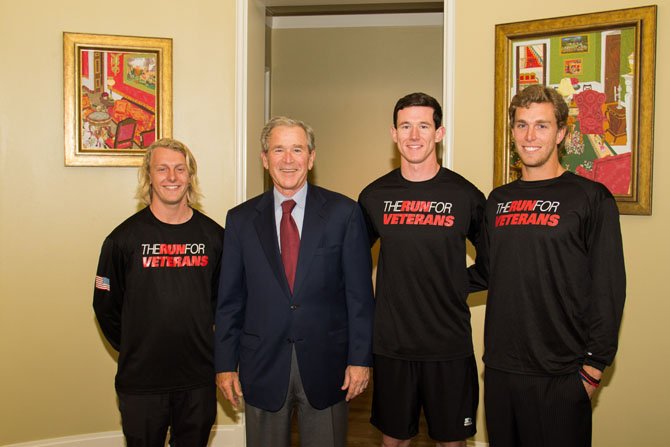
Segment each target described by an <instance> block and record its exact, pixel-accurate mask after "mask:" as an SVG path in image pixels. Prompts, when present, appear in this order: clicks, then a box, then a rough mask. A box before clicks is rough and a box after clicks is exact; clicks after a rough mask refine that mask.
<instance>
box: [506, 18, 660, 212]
mask: <svg viewBox="0 0 670 447" xmlns="http://www.w3.org/2000/svg"><path fill="white" fill-rule="evenodd" d="M495 36H496V37H495V41H496V44H495V45H496V51H495V67H496V68H495V129H494V133H495V156H494V186H499V185H502V184H505V183H508V182H510V181H513V180H516V179H517V178H519V177H520V175H521V164H520V160H519V158H518V156H517V154H516V152H515V151H514V147H513V146H514V143H513V140H512V138H511V133H510V126H509V122H508V116H507V108H508V106H509V103H510V101H511V99H512V97H513V96H514V95H515V94H516V93H517V92H519V91H521V90H522V89H524V88H525V87H527V86H528V85H532V84H543V85H546V86H549V87H553V88H554V89H556V90H557V91H558V93H560V94H561V96H562V97H563V99H564V100H565V102H566V103H567V104H568V109H569V115H568V124H567V127H568V129H567V132H566V136H565V139H564V141H563V143H562V144H561V163H562V164H563V166H564V167H565V168H566V169H568V170H570V171H572V172H574V173H576V174H578V175H581V176H584V177H588V178H590V179H592V180H596V181H599V182H601V183H603V184H604V185H605V186H606V187H607V188H608V189H609V190H610V192H612V194H613V195H614V197H615V198H616V200H617V204H618V206H619V211H620V212H621V213H622V214H651V196H652V191H651V190H652V182H651V180H652V157H653V133H654V83H655V71H656V64H655V56H656V6H645V7H640V8H630V9H622V10H616V11H607V12H599V13H593V14H582V15H575V16H568V17H559V18H552V19H543V20H532V21H526V22H517V23H507V24H501V25H496V30H495Z"/></svg>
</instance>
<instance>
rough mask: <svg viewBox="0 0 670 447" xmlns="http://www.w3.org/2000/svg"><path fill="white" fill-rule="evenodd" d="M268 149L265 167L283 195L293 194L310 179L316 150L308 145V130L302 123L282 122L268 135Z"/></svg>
mask: <svg viewBox="0 0 670 447" xmlns="http://www.w3.org/2000/svg"><path fill="white" fill-rule="evenodd" d="M267 141H268V144H267V148H268V150H267V152H262V153H261V158H262V159H263V167H265V169H267V170H268V173H269V174H270V177H272V182H273V183H274V185H275V188H277V191H279V192H280V193H281V194H282V195H284V196H285V197H292V196H293V195H294V194H295V193H296V192H298V191H299V190H300V188H302V187H303V185H304V184H305V183H306V182H307V173H308V172H309V171H310V170H311V169H312V167H313V166H314V157H316V153H315V152H314V151H310V150H309V147H308V145H307V134H306V133H305V131H304V130H303V129H302V128H301V127H299V126H290V127H289V126H278V127H275V128H274V129H272V132H271V133H270V137H269V138H268V140H267Z"/></svg>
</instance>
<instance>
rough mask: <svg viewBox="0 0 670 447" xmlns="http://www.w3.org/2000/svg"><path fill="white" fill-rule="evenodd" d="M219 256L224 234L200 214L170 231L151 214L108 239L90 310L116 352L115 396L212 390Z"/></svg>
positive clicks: (143, 213) (125, 224) (129, 221)
mask: <svg viewBox="0 0 670 447" xmlns="http://www.w3.org/2000/svg"><path fill="white" fill-rule="evenodd" d="M222 248H223V228H222V227H221V226H220V225H219V224H217V223H216V222H214V221H213V220H212V219H210V218H209V217H207V216H205V215H204V214H202V213H200V212H198V211H197V210H193V216H192V217H191V219H189V220H188V221H187V222H185V223H183V224H178V225H171V224H166V223H163V222H161V221H159V220H158V219H157V218H156V217H154V215H153V214H152V213H151V211H150V209H149V207H147V208H144V209H143V210H141V211H139V212H138V213H136V214H135V215H133V216H131V217H130V218H129V219H127V220H126V221H125V222H123V223H122V224H121V225H119V226H118V227H117V228H116V229H115V230H114V231H112V233H111V234H110V235H109V236H108V237H107V239H105V242H104V243H103V246H102V251H101V253H100V261H99V263H98V270H97V276H96V285H95V289H94V290H95V291H94V295H93V307H94V309H95V314H96V317H97V319H98V322H99V323H100V328H101V329H102V332H103V333H104V335H105V337H106V338H107V340H108V341H109V343H110V344H111V345H112V346H113V347H114V348H115V349H117V350H118V351H119V367H118V372H117V375H116V388H117V390H119V391H123V392H127V393H157V392H165V391H174V390H182V389H189V388H196V387H200V386H205V385H208V384H213V383H214V375H215V373H214V364H213V355H214V351H213V342H214V334H213V324H214V323H213V315H214V308H215V306H216V293H217V291H218V277H219V268H220V260H221V250H222Z"/></svg>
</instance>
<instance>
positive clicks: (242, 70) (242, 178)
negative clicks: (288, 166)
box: [235, 0, 456, 203]
mask: <svg viewBox="0 0 670 447" xmlns="http://www.w3.org/2000/svg"><path fill="white" fill-rule="evenodd" d="M248 8H249V6H248V0H236V8H235V15H236V27H235V40H236V45H235V48H236V50H235V203H241V202H243V201H245V200H246V199H247V93H248V86H247V74H248V73H247V51H248V35H247V30H248V24H247V20H248V14H249V9H248ZM455 12H456V0H444V24H443V32H444V36H443V38H444V59H443V67H442V96H443V98H442V104H443V111H444V120H443V123H444V127H445V129H446V135H445V139H444V141H443V144H442V145H443V148H444V156H443V157H442V165H443V166H446V167H447V168H450V169H451V168H453V165H454V133H455V129H454V92H455V75H456V73H455V60H456V55H455V51H456V46H455V36H456V28H455V27H456V18H455Z"/></svg>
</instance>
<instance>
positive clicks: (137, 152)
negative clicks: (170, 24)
mask: <svg viewBox="0 0 670 447" xmlns="http://www.w3.org/2000/svg"><path fill="white" fill-rule="evenodd" d="M63 105H64V107H63V109H64V112H63V124H64V137H65V166H139V165H140V164H141V163H142V157H143V155H144V152H145V149H146V147H148V146H149V145H150V144H151V143H152V142H153V141H155V140H157V139H159V138H163V137H170V136H172V39H169V38H153V37H131V36H112V35H101V34H81V33H68V32H64V33H63Z"/></svg>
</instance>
